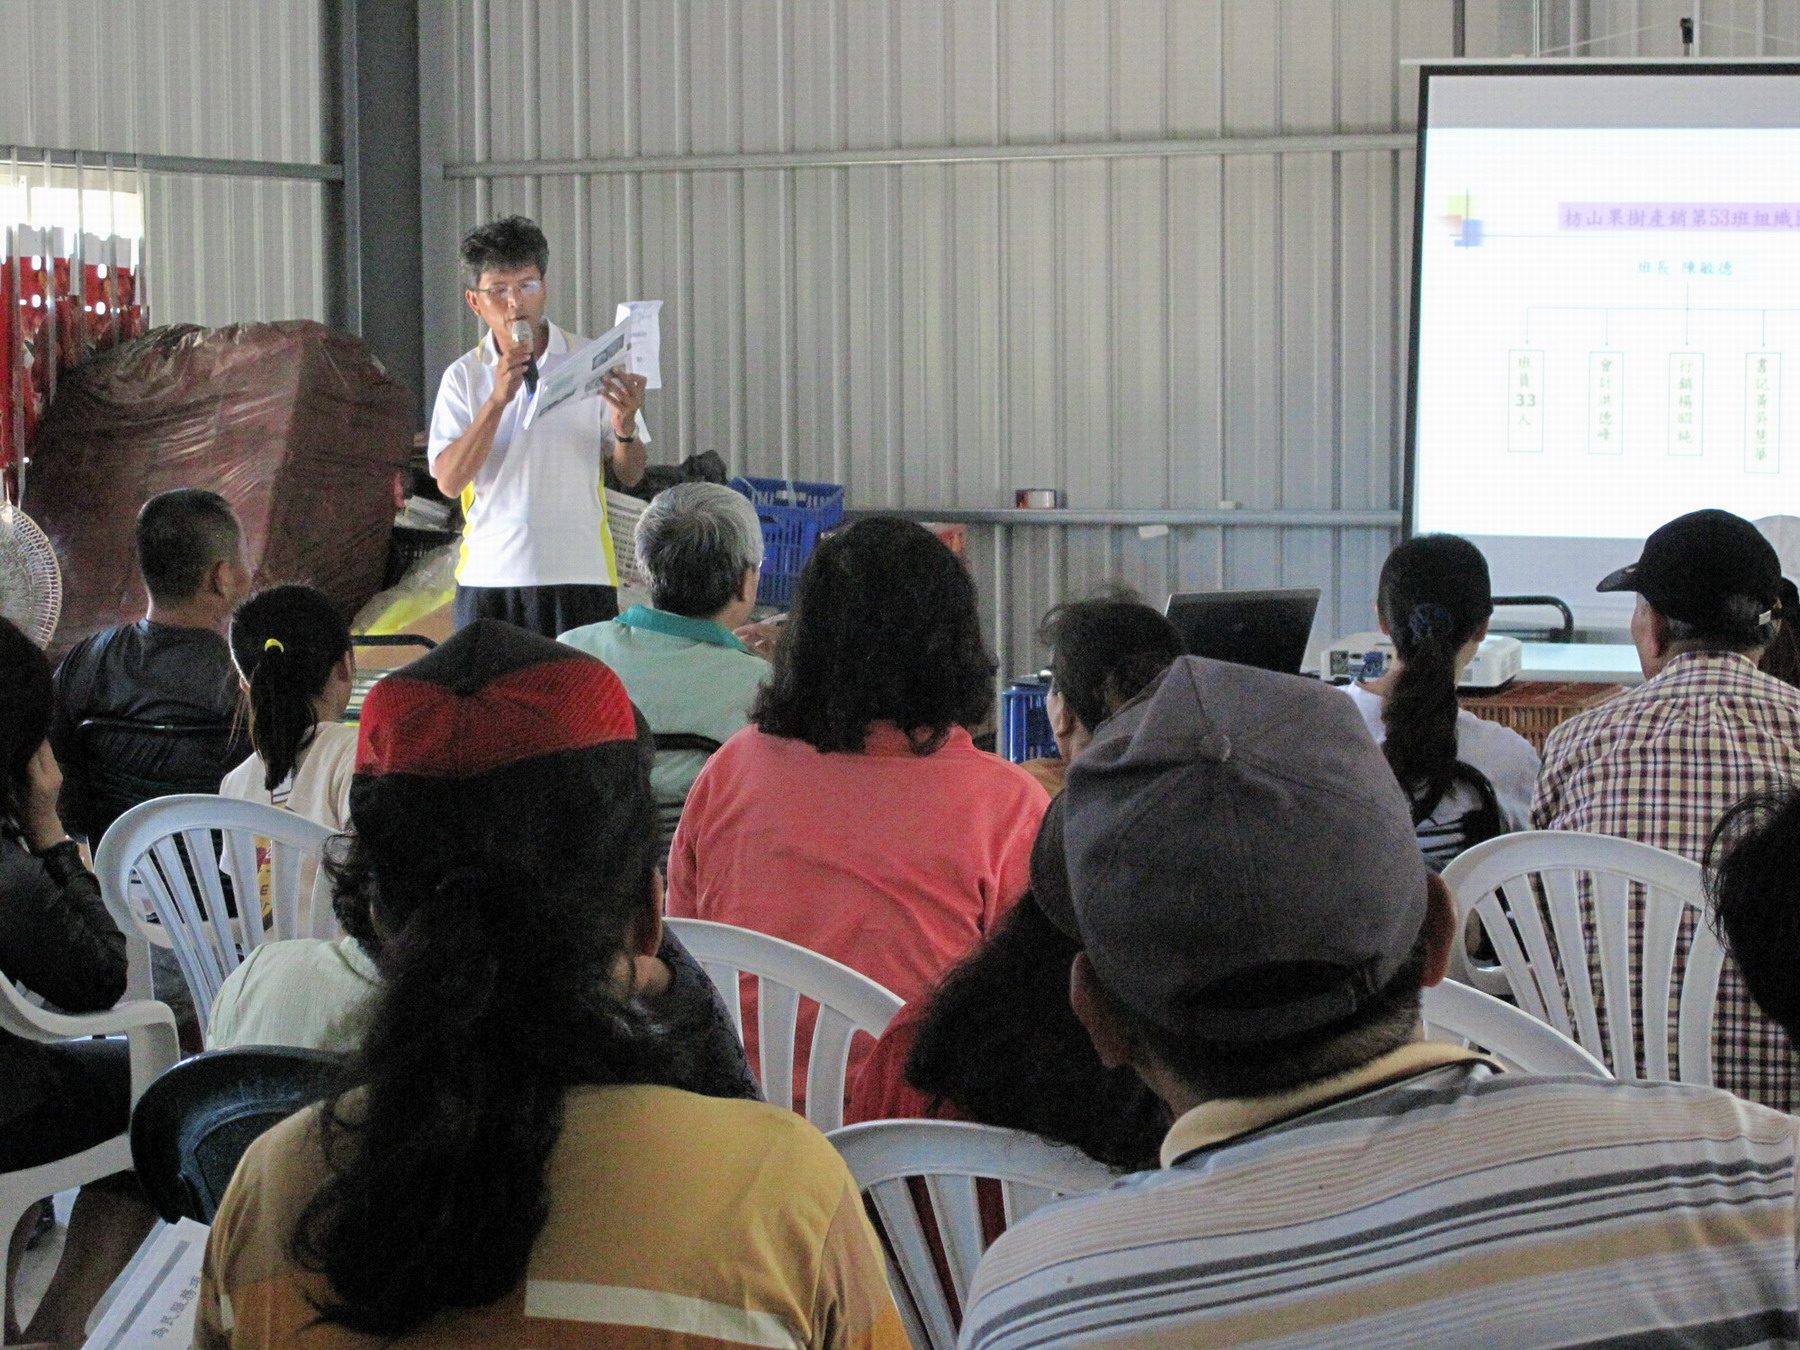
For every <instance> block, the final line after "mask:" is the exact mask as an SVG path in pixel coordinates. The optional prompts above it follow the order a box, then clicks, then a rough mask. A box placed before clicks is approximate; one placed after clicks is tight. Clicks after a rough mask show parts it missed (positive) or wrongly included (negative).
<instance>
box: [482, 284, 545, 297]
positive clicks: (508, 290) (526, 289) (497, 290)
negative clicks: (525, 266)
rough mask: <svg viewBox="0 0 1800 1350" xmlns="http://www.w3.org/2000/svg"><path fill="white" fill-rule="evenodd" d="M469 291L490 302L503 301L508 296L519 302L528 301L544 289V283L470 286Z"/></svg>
mask: <svg viewBox="0 0 1800 1350" xmlns="http://www.w3.org/2000/svg"><path fill="white" fill-rule="evenodd" d="M469 289H470V290H472V291H474V292H475V293H476V294H477V295H485V296H486V297H487V298H488V299H490V300H504V299H506V298H507V296H509V295H516V296H518V297H519V298H520V299H521V300H529V299H530V298H531V297H532V296H534V295H536V294H537V293H538V292H539V291H541V290H543V289H544V283H543V282H541V281H520V282H516V283H508V284H507V285H504V286H471V287H469Z"/></svg>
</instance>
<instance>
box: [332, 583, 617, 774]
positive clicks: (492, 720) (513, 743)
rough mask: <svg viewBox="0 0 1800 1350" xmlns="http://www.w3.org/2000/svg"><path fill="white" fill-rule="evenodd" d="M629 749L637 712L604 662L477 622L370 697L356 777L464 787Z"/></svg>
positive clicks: (399, 672)
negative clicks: (564, 756) (584, 755)
mask: <svg viewBox="0 0 1800 1350" xmlns="http://www.w3.org/2000/svg"><path fill="white" fill-rule="evenodd" d="M637 742H638V719H637V712H636V709H634V708H633V707H632V704H631V699H630V697H629V696H628V695H627V694H626V693H625V686H624V685H623V684H621V683H620V682H619V677H618V676H617V675H615V674H613V672H612V670H611V669H610V668H609V667H607V666H606V664H605V663H604V662H601V661H599V660H596V659H595V658H594V657H592V656H588V655H587V654H586V653H583V652H578V651H576V650H575V649H574V648H572V647H566V646H564V645H563V644H562V643H560V642H552V641H551V640H550V639H549V638H544V637H539V636H537V635H536V634H534V633H528V632H526V631H525V630H524V629H522V628H515V627H514V626H513V625H511V624H507V623H500V622H497V621H496V620H493V619H478V620H476V621H475V622H474V623H472V624H470V625H469V626H468V627H466V628H464V629H462V630H461V631H460V632H458V633H457V634H456V635H455V636H454V637H452V638H450V639H449V640H448V641H446V642H445V643H444V644H443V645H442V646H440V647H438V648H437V649H436V650H435V651H433V652H431V653H429V654H428V655H426V656H423V657H420V658H419V659H418V660H417V661H414V662H413V663H412V664H411V665H409V666H406V667H404V668H403V669H401V670H397V671H395V672H394V673H393V674H392V675H389V676H388V677H387V678H385V679H383V680H382V681H380V682H379V683H378V684H376V686H375V687H374V688H373V689H371V690H370V691H369V696H368V698H367V699H366V700H365V701H364V703H363V710H362V727H361V732H360V735H359V736H358V738H357V745H356V776H357V778H358V779H372V778H378V777H382V776H385V775H387V774H397V773H398V774H411V775H417V776H420V777H425V778H441V779H460V780H467V779H472V778H479V777H482V776H484V775H486V774H489V773H492V772H494V771H495V770H497V769H503V768H508V767H511V766H513V765H517V764H519V763H521V762H523V761H525V760H532V759H537V758H540V757H542V756H545V755H552V754H558V753H564V752H569V751H592V750H596V749H599V748H600V747H603V746H617V747H620V748H622V749H628V750H629V753H630V755H631V756H632V758H634V759H635V758H638V757H639V756H638V749H637Z"/></svg>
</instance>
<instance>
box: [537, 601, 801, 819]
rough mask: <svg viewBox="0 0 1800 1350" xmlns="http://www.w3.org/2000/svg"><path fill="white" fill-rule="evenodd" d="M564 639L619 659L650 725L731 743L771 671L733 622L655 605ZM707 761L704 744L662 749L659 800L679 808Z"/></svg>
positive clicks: (619, 670)
mask: <svg viewBox="0 0 1800 1350" xmlns="http://www.w3.org/2000/svg"><path fill="white" fill-rule="evenodd" d="M558 640H559V641H561V642H566V643H567V644H568V645H569V646H571V647H574V648H576V649H577V650H579V651H584V652H586V653H588V654H589V655H590V656H597V657H599V658H600V659H601V660H602V661H604V662H606V664H607V665H609V666H611V667H612V669H613V673H614V674H615V675H617V676H618V677H619V679H620V681H621V682H622V683H623V684H624V685H625V692H626V693H627V694H629V695H630V696H631V701H632V702H633V703H635V704H637V706H638V710H639V711H640V712H642V713H643V714H644V720H645V721H646V722H648V723H649V724H650V730H651V731H653V732H657V733H659V734H664V735H667V734H670V733H674V732H686V733H688V734H689V735H694V736H705V737H707V738H709V739H711V740H715V741H718V742H719V743H720V744H721V745H722V744H724V743H725V742H726V741H728V740H730V739H731V738H732V736H734V735H735V734H737V732H739V731H741V730H742V729H743V727H744V726H745V725H746V724H747V723H748V722H749V720H750V705H751V704H752V703H753V702H754V701H755V699H756V693H757V690H759V689H761V688H762V685H763V682H764V681H765V680H767V679H768V678H769V669H770V667H769V663H768V662H767V661H765V660H763V659H762V657H760V656H756V655H754V654H752V653H751V651H750V649H749V648H747V647H745V646H744V644H743V643H741V642H739V641H738V640H737V639H736V638H735V637H733V636H732V635H731V633H730V632H729V631H728V630H727V629H724V628H721V627H720V626H719V625H718V624H716V623H713V622H711V621H710V620H708V619H690V618H685V617H683V616H682V615H679V614H670V613H668V612H667V611H665V610H660V609H651V608H650V607H648V606H647V605H634V606H633V607H632V608H630V609H628V610H626V611H625V612H624V613H623V614H621V615H620V616H619V617H618V618H616V619H612V620H609V621H608V622H606V623H590V624H587V625H586V626H584V627H581V628H575V629H571V630H570V631H569V632H567V633H564V634H563V635H562V636H561V638H560V639H558ZM705 763H706V756H705V755H704V754H702V753H701V752H699V751H698V750H668V751H664V752H662V753H661V754H659V755H657V757H656V767H655V768H653V769H652V770H651V771H650V786H651V787H652V789H654V791H655V793H656V801H657V805H658V806H659V807H661V808H663V810H664V811H665V812H672V813H673V814H679V812H680V808H681V805H682V803H684V802H686V801H687V794H688V789H689V788H691V787H692V786H693V785H694V779H695V778H697V777H698V776H699V774H700V770H701V768H702V767H703V766H704V765H705Z"/></svg>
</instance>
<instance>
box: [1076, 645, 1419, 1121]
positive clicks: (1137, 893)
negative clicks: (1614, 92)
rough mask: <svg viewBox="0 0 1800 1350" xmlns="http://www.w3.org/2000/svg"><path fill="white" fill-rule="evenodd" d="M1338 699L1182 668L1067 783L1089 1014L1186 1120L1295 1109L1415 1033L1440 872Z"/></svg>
mask: <svg viewBox="0 0 1800 1350" xmlns="http://www.w3.org/2000/svg"><path fill="white" fill-rule="evenodd" d="M1334 692H1335V691H1333V690H1330V689H1327V688H1325V687H1324V686H1322V685H1319V684H1317V683H1316V682H1313V681H1306V680H1300V679H1296V678H1295V677H1293V676H1286V675H1273V674H1271V673H1270V672H1267V671H1259V670H1255V669H1252V668H1251V667H1248V666H1238V665H1232V664H1229V663H1226V662H1221V661H1209V660H1206V659H1204V658H1201V657H1182V658H1180V659H1178V660H1177V661H1175V663H1174V664H1173V665H1172V666H1171V667H1170V668H1169V671H1168V672H1167V674H1165V675H1164V676H1163V677H1162V679H1161V680H1160V682H1159V683H1158V684H1157V685H1155V686H1154V687H1153V688H1152V689H1151V690H1150V691H1149V692H1148V693H1147V694H1146V696H1145V697H1144V698H1142V699H1140V700H1139V701H1138V702H1136V703H1134V704H1131V705H1128V706H1127V707H1126V708H1125V709H1123V710H1121V711H1120V712H1119V713H1118V714H1116V715H1115V717H1114V718H1113V719H1111V720H1110V721H1108V722H1106V723H1105V724H1103V726H1102V728H1101V732H1100V734H1099V735H1098V736H1097V737H1096V738H1095V740H1094V742H1093V744H1092V745H1091V746H1090V748H1089V749H1088V751H1087V752H1086V754H1084V755H1083V756H1082V757H1081V758H1080V759H1079V760H1077V761H1076V763H1075V765H1074V766H1073V767H1072V768H1071V770H1070V774H1069V785H1068V790H1067V794H1066V796H1067V802H1066V806H1065V807H1064V808H1063V810H1064V812H1065V817H1064V828H1065V830H1066V844H1065V847H1066V851H1067V855H1068V861H1069V870H1070V879H1071V899H1072V909H1073V912H1072V914H1070V915H1067V916H1065V917H1064V922H1065V923H1070V924H1072V926H1073V927H1074V929H1075V935H1076V936H1077V937H1078V939H1079V940H1080V941H1081V942H1082V945H1083V948H1084V955H1083V957H1082V959H1081V962H1080V963H1079V970H1078V975H1077V985H1076V992H1077V994H1078V996H1081V995H1084V994H1085V996H1086V1001H1087V1004H1088V1006H1087V1007H1085V1008H1084V1007H1083V1006H1082V1003H1081V1001H1080V999H1079V997H1078V1004H1077V1010H1078V1011H1079V1012H1082V1013H1083V1016H1084V1020H1087V1021H1088V1023H1089V1027H1090V1030H1091V1031H1093V1032H1094V1033H1095V1035H1096V1041H1097V1043H1098V1042H1099V1041H1101V1040H1103V1039H1106V1040H1109V1042H1110V1043H1109V1044H1108V1045H1101V1047H1100V1048H1101V1052H1102V1054H1103V1055H1106V1054H1108V1053H1109V1050H1110V1052H1111V1053H1112V1054H1113V1055H1114V1056H1116V1057H1119V1058H1124V1059H1129V1060H1130V1061H1131V1062H1134V1063H1136V1064H1137V1065H1138V1067H1139V1071H1140V1072H1142V1073H1144V1074H1145V1076H1146V1078H1147V1079H1152V1080H1153V1081H1151V1086H1152V1087H1153V1088H1156V1089H1157V1090H1158V1091H1159V1092H1160V1093H1161V1094H1162V1095H1163V1097H1164V1099H1165V1100H1167V1101H1169V1103H1170V1105H1171V1107H1172V1108H1174V1109H1176V1110H1177V1111H1180V1110H1185V1109H1186V1108H1187V1107H1188V1106H1189V1105H1191V1104H1193V1102H1195V1101H1197V1100H1200V1099H1203V1098H1208V1097H1250V1096H1262V1095H1267V1094H1269V1093H1274V1092H1283V1091H1288V1090H1291V1089H1293V1088H1296V1087H1300V1086H1302V1085H1303V1084H1305V1083H1307V1082H1310V1081H1314V1080H1317V1079H1321V1078H1326V1077H1330V1076H1332V1075H1334V1074H1338V1073H1342V1072H1346V1071H1348V1070H1351V1069H1354V1068H1356V1067H1358V1066H1359V1065H1361V1064H1363V1063H1366V1062H1368V1061H1369V1060H1372V1059H1375V1058H1377V1057H1379V1056H1381V1055H1383V1054H1386V1053H1387V1052H1389V1051H1391V1050H1393V1049H1395V1048H1396V1047H1397V1046H1399V1045H1403V1044H1405V1043H1406V1042H1407V1041H1410V1040H1412V1039H1414V1038H1415V1037H1416V1035H1417V1028H1418V1005H1419V991H1420V988H1421V987H1422V984H1423V983H1424V981H1425V978H1426V975H1427V966H1428V964H1430V963H1431V954H1430V952H1429V951H1428V947H1429V943H1430V932H1429V930H1430V928H1431V925H1430V924H1429V923H1428V919H1429V917H1430V916H1431V914H1432V913H1433V910H1434V902H1433V901H1432V900H1431V899H1430V898H1429V897H1430V896H1431V895H1432V894H1433V892H1431V891H1430V889H1429V885H1430V883H1429V880H1428V878H1429V874H1428V872H1427V869H1426V868H1425V865H1424V862H1423V859H1422V858H1421V856H1420V854H1419V850H1418V846H1417V844H1416V843H1415V842H1414V837H1413V832H1412V825H1411V815H1410V813H1409V811H1408V809H1407V806H1406V802H1405V799H1404V797H1402V796H1401V794H1400V792H1399V790H1398V788H1397V786H1396V785H1395V784H1394V780H1393V775H1392V774H1388V775H1386V777H1385V778H1384V777H1383V776H1382V774H1381V773H1380V769H1381V767H1382V763H1383V761H1382V759H1381V754H1380V751H1379V750H1378V749H1376V747H1375V746H1374V743H1373V742H1372V741H1371V740H1370V738H1369V735H1368V733H1367V731H1366V730H1365V729H1364V728H1363V726H1362V724H1361V719H1360V717H1359V715H1358V714H1357V713H1356V711H1355V709H1354V708H1353V707H1351V706H1349V700H1347V699H1342V698H1339V699H1337V700H1335V701H1334V700H1333V699H1332V697H1331V695H1332V694H1333V693H1334ZM1301 728H1304V729H1305V730H1304V732H1303V733H1302V732H1301V731H1300V729H1301ZM1435 908H1436V909H1437V910H1438V911H1442V910H1444V909H1445V908H1446V904H1445V902H1444V901H1443V899H1442V897H1441V896H1440V897H1439V899H1438V901H1437V902H1435ZM1439 926H1440V927H1442V926H1443V923H1442V921H1441V916H1440V924H1439ZM1440 964H1441V963H1440ZM1437 973H1438V975H1440V976H1441V971H1438V972H1437Z"/></svg>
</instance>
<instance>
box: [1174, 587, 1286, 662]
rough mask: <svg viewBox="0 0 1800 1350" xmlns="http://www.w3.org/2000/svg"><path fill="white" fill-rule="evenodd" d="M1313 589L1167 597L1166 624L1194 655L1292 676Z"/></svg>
mask: <svg viewBox="0 0 1800 1350" xmlns="http://www.w3.org/2000/svg"><path fill="white" fill-rule="evenodd" d="M1318 608H1319V591H1318V588H1317V587H1307V588H1298V589H1294V590H1285V591H1198V592H1189V593H1185V594H1178V595H1171V596H1170V597H1169V603H1168V606H1167V607H1166V609H1165V610H1164V611H1163V612H1164V613H1166V614H1167V615H1168V616H1169V622H1170V623H1172V624H1174V625H1175V628H1176V631H1177V632H1179V633H1180V634H1181V641H1182V643H1183V645H1185V646H1186V647H1187V649H1188V651H1189V652H1190V653H1192V654H1193V655H1195V656H1210V657H1212V658H1213V659H1214V660H1215V661H1233V662H1236V663H1237V664H1238V665H1240V666H1256V667H1258V668H1260V669H1262V670H1279V671H1281V672H1283V673H1284V674H1288V675H1298V674H1299V673H1300V663H1301V662H1303V661H1304V660H1305V659H1306V642H1307V639H1308V638H1309V637H1311V636H1312V626H1313V615H1314V614H1315V613H1317V612H1318Z"/></svg>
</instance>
